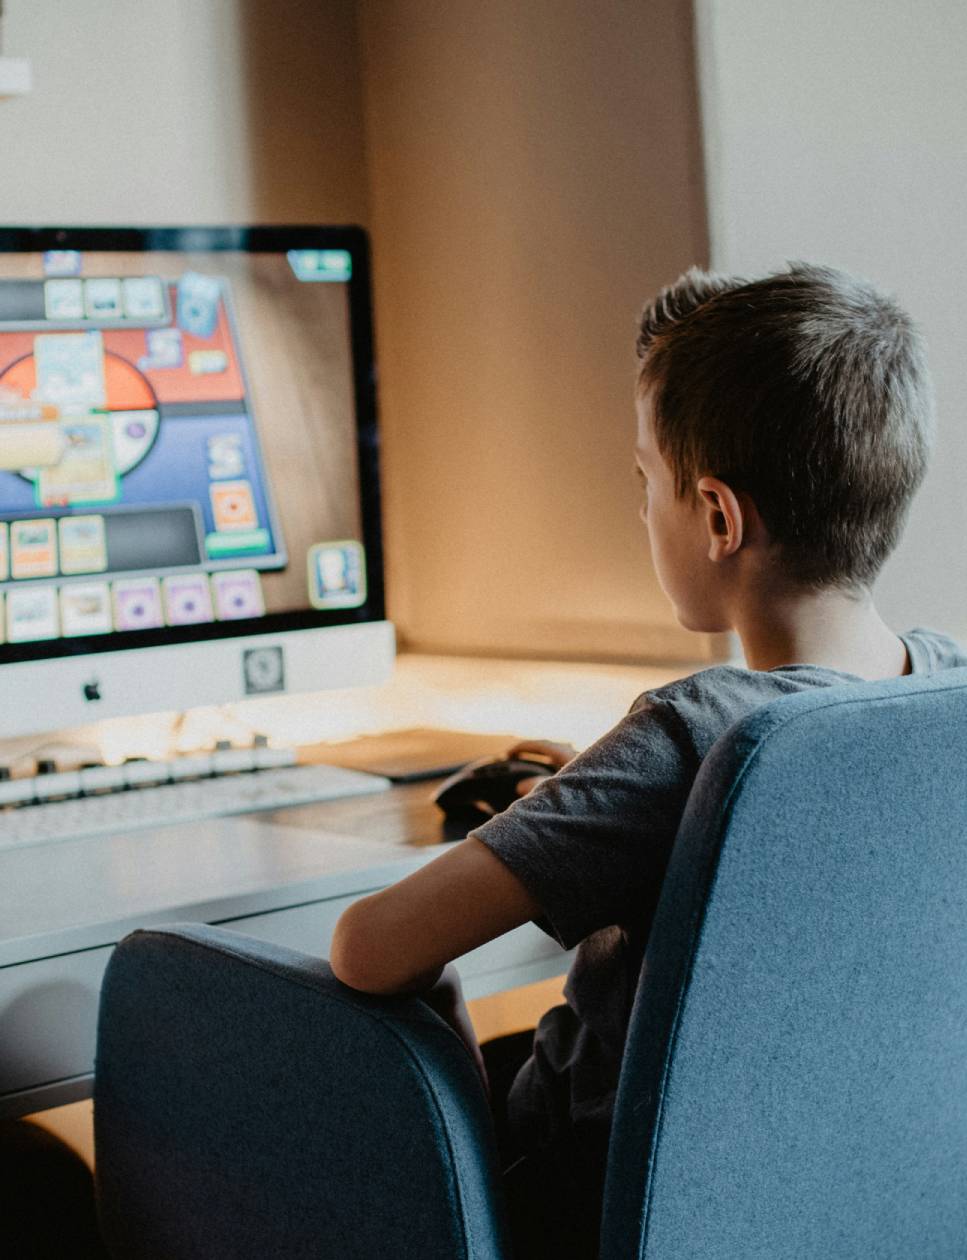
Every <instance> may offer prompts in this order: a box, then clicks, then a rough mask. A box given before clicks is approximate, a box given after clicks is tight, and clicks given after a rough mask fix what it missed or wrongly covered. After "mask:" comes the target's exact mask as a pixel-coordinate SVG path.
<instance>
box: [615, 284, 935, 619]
mask: <svg viewBox="0 0 967 1260" xmlns="http://www.w3.org/2000/svg"><path fill="white" fill-rule="evenodd" d="M637 349H638V357H639V361H640V368H639V375H638V392H639V401H640V410H641V413H642V423H643V425H646V426H647V428H648V430H649V433H648V435H647V440H648V441H649V442H650V443H651V444H653V445H654V447H655V448H657V451H658V452H659V453H660V457H661V459H662V461H663V463H664V465H665V470H663V471H667V472H668V473H669V474H670V478H671V484H672V485H673V487H674V496H675V498H676V499H677V500H679V501H680V504H681V507H682V509H683V510H684V509H685V508H686V507H687V505H689V504H692V505H693V506H694V505H697V506H700V505H701V500H702V496H703V494H704V497H705V499H706V500H708V501H711V499H712V498H713V496H709V495H708V494H705V493H704V491H702V492H701V493H700V487H699V481H700V479H701V478H703V477H707V478H715V479H718V480H719V481H721V482H722V483H724V484H725V486H726V487H727V488H730V489H731V490H732V491H734V492H735V493H736V495H737V496H739V499H740V500H741V499H742V498H743V497H745V501H746V502H747V501H748V500H751V502H752V503H753V504H754V506H755V509H756V512H757V514H758V518H759V519H760V521H761V525H762V527H763V528H764V530H765V533H766V534H767V535H768V539H769V542H770V545H771V548H772V551H773V553H774V555H775V556H776V558H777V563H778V565H779V568H780V571H781V575H782V577H783V578H784V580H786V581H787V582H788V583H790V584H791V585H794V586H798V587H803V588H813V589H822V588H825V587H839V588H841V589H844V590H847V591H851V590H861V589H864V588H868V587H869V586H871V585H872V582H873V580H874V578H875V577H876V575H877V573H878V572H879V570H880V568H881V566H882V564H883V562H884V560H885V559H886V558H887V556H888V555H889V554H890V552H891V551H892V550H893V548H894V546H895V545H896V543H897V541H898V539H899V537H900V533H901V531H902V527H903V523H904V519H905V517H906V514H907V509H908V507H909V504H910V500H911V499H912V497H913V494H914V492H915V490H916V489H917V487H918V486H919V484H920V481H921V480H922V478H923V474H924V471H925V469H926V462H927V455H928V451H929V447H930V440H931V435H932V427H933V405H932V391H931V386H930V379H929V374H928V371H927V367H926V362H925V358H924V352H923V347H922V343H921V340H920V337H919V334H918V333H917V330H916V328H915V327H914V325H913V323H912V321H911V320H910V318H909V317H908V316H907V315H906V314H905V312H904V311H902V310H901V309H900V308H899V307H898V306H897V305H896V304H895V303H894V302H893V301H892V300H891V299H889V298H887V297H884V296H883V295H882V294H880V293H878V292H877V291H876V290H875V289H874V288H872V286H870V285H869V284H867V283H865V282H864V281H862V280H857V279H855V278H854V277H852V276H849V275H845V274H844V273H842V272H839V271H835V270H833V269H832V268H828V267H817V266H807V265H805V264H801V263H797V264H793V265H791V266H790V268H789V270H788V271H786V272H783V273H780V274H778V275H774V276H767V277H766V278H765V279H762V280H755V281H746V280H742V279H738V278H734V277H728V276H720V275H714V274H709V273H706V272H702V271H698V270H696V269H694V268H693V269H692V270H691V271H688V272H686V273H685V275H683V276H682V277H681V278H680V279H679V280H677V281H676V282H675V283H674V284H673V285H671V286H669V287H668V288H667V289H664V290H663V291H662V292H661V293H660V294H659V295H658V297H657V298H656V299H655V301H654V302H652V303H651V304H650V305H649V306H647V307H646V308H645V310H644V312H643V313H642V316H641V323H640V330H639V335H638V343H637ZM707 506H708V504H706V507H707ZM713 506H714V503H713ZM652 545H653V548H654V546H655V540H654V538H653V541H652ZM680 559H681V558H680ZM684 559H685V561H686V562H687V557H685V558H684ZM674 563H675V561H673V565H674ZM666 567H667V566H666ZM694 628H699V627H698V626H696V627H694Z"/></svg>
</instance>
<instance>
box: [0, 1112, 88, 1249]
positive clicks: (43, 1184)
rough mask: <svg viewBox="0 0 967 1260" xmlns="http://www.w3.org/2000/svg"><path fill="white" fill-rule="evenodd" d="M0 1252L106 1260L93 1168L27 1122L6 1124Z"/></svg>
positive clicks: (0, 1128) (0, 1165) (2, 1125)
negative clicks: (91, 1171)
mask: <svg viewBox="0 0 967 1260" xmlns="http://www.w3.org/2000/svg"><path fill="white" fill-rule="evenodd" d="M0 1252H2V1254H3V1255H4V1256H10V1257H11V1260H106V1257H107V1252H106V1251H105V1250H104V1248H103V1246H102V1245H101V1241H100V1235H99V1232H98V1228H97V1217H96V1213H95V1210H94V1183H93V1178H92V1177H91V1173H90V1169H89V1168H88V1167H87V1165H86V1164H85V1163H84V1161H83V1160H82V1159H81V1157H80V1156H79V1155H77V1154H75V1153H74V1151H72V1150H71V1148H70V1147H69V1146H67V1145H66V1143H64V1142H62V1141H61V1140H60V1138H57V1137H55V1136H54V1135H53V1134H52V1133H48V1132H47V1130H46V1129H42V1128H40V1127H39V1125H35V1124H31V1123H30V1122H29V1121H26V1120H4V1121H2V1122H0Z"/></svg>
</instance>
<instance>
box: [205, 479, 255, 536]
mask: <svg viewBox="0 0 967 1260" xmlns="http://www.w3.org/2000/svg"><path fill="white" fill-rule="evenodd" d="M209 494H210V495H211V501H212V517H213V519H214V521H215V529H216V530H218V531H219V532H221V531H222V530H236V529H254V528H255V526H256V525H258V523H259V522H258V517H257V516H256V514H255V500H254V498H253V497H252V486H251V483H250V482H248V481H219V482H216V483H215V484H214V485H212V486H210V487H209Z"/></svg>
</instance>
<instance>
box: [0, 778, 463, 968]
mask: <svg viewBox="0 0 967 1260" xmlns="http://www.w3.org/2000/svg"><path fill="white" fill-rule="evenodd" d="M432 786H433V785H432V784H426V783H420V784H413V785H410V786H405V787H395V788H392V789H391V790H390V791H388V792H378V793H374V794H373V795H372V796H363V797H352V798H348V799H346V800H336V801H326V802H322V803H319V804H315V805H302V806H296V807H293V808H288V809H283V810H277V811H274V812H267V813H262V814H258V815H236V816H233V817H229V818H218V819H211V820H209V821H207V822H205V823H202V824H198V823H186V824H178V825H175V826H170V827H161V828H156V829H145V830H143V831H136V832H132V833H131V834H130V835H111V836H96V837H89V838H87V839H83V840H70V841H64V842H62V843H53V844H40V845H26V846H24V847H22V848H17V849H4V850H0V968H2V967H6V966H11V965H15V964H17V963H22V962H26V961H28V960H32V959H37V958H43V957H49V956H51V955H53V954H58V953H64V952H66V951H69V950H78V949H91V948H93V947H95V946H97V945H102V944H108V943H113V942H115V941H117V940H119V939H120V937H121V936H123V935H124V934H125V933H126V932H128V931H131V930H132V929H133V928H134V927H137V926H145V925H146V924H148V923H158V922H165V921H168V922H170V921H171V920H172V918H181V919H192V920H198V921H203V922H221V921H224V920H226V919H230V918H236V917H238V916H240V915H247V914H253V913H256V912H257V911H265V910H270V909H276V908H278V907H280V906H287V905H288V906H291V905H294V904H297V903H299V902H303V901H313V900H321V899H328V898H331V897H337V896H342V895H345V894H346V893H348V892H356V893H357V894H358V893H360V892H361V891H364V890H365V889H367V888H376V887H381V886H383V885H385V884H387V883H390V882H392V881H393V880H395V879H398V878H401V877H402V875H403V874H406V873H407V872H408V871H409V870H411V869H415V868H416V867H417V866H419V865H421V864H422V863H423V862H425V861H427V860H428V859H429V858H430V857H432V856H435V855H436V854H437V853H438V852H440V851H442V850H441V849H440V848H439V847H438V846H439V845H440V840H441V825H440V818H439V811H438V810H437V809H436V807H435V806H434V805H433V804H432V802H431V800H430V793H431V791H432Z"/></svg>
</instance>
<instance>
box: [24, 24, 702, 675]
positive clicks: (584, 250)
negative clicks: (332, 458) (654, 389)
mask: <svg viewBox="0 0 967 1260" xmlns="http://www.w3.org/2000/svg"><path fill="white" fill-rule="evenodd" d="M5 43H6V49H7V51H8V52H9V53H10V54H11V55H21V56H29V57H30V58H31V59H32V61H33V64H34V76H35V82H36V87H35V90H34V92H33V93H32V94H31V95H30V96H28V97H26V98H24V99H21V100H9V101H3V102H0V149H2V151H3V152H5V153H6V154H7V157H8V170H12V171H13V172H15V178H11V177H8V178H7V179H6V180H5V181H4V187H3V191H2V192H0V222H8V223H11V222H13V223H15V222H121V223H123V222H134V223H137V222H151V221H155V222H166V221H167V222H179V221H187V222H192V221H194V222H225V221H227V222H232V221H235V222H245V221H248V220H264V221H273V220H274V221H286V220H287V221H293V220H309V221H312V220H315V221H322V222H326V221H329V222H340V221H342V222H346V221H357V222H361V223H363V224H365V225H367V226H369V227H370V229H371V231H372V235H373V241H374V251H375V263H376V272H375V279H376V309H377V318H378V329H377V332H378V347H379V352H380V357H381V367H382V403H383V423H384V435H385V437H384V450H385V459H384V479H385V480H384V484H385V499H386V527H387V528H386V533H387V551H388V565H389V571H388V584H389V599H390V612H391V614H392V615H393V617H394V619H395V620H396V621H397V623H398V625H399V627H400V630H401V632H402V636H403V638H404V641H407V642H409V643H411V644H413V645H416V646H421V647H435V648H441V649H444V650H451V651H452V650H471V649H479V650H484V651H490V652H501V653H535V654H540V655H580V656H588V657H609V656H610V657H615V656H617V657H641V656H646V655H649V654H651V655H657V656H669V655H670V656H679V657H686V658H687V657H691V656H694V655H695V654H696V653H698V652H701V651H703V650H704V649H705V647H706V645H705V643H704V641H698V640H695V638H694V637H693V636H690V635H686V634H685V633H684V632H682V631H680V630H678V629H677V627H676V625H675V622H674V618H673V616H672V613H671V610H670V608H669V606H668V605H667V603H666V601H665V599H664V597H663V596H662V595H661V593H660V591H658V590H657V588H656V585H655V582H654V578H653V576H652V573H651V569H650V564H649V561H648V557H647V546H646V542H645V538H644V534H643V531H642V528H641V526H640V525H639V523H638V521H637V519H636V494H635V489H634V487H633V484H632V479H631V475H630V468H631V444H632V409H631V389H632V379H633V354H632V342H633V334H634V317H635V314H636V311H637V309H638V308H639V306H640V304H641V302H642V301H643V299H644V298H645V296H646V295H648V294H650V293H651V292H653V291H654V290H655V289H656V288H657V287H658V286H659V285H660V284H662V283H663V282H665V281H667V280H668V279H670V278H671V277H673V276H674V275H675V274H676V273H677V272H678V271H679V270H680V269H681V268H683V267H684V266H686V265H688V264H689V263H691V262H694V261H696V260H701V259H703V257H704V255H705V252H706V234H705V219H704V201H703V188H702V171H701V160H700V151H699V131H698V120H697V108H696V89H695V86H694V83H693V54H692V47H691V5H690V3H689V2H688V0H651V2H649V3H647V4H642V3H640V2H639V0H599V2H598V3H594V4H588V3H586V0H526V3H524V2H522V0H488V3H486V4H480V3H479V0H325V2H324V3H323V2H322V0H157V2H155V3H150V4H149V3H147V2H145V0H7V17H6V39H5ZM364 101H365V114H364ZM364 149H365V153H366V163H365V164H364V162H363V158H362V155H363V152H364ZM367 168H368V169H367Z"/></svg>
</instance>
